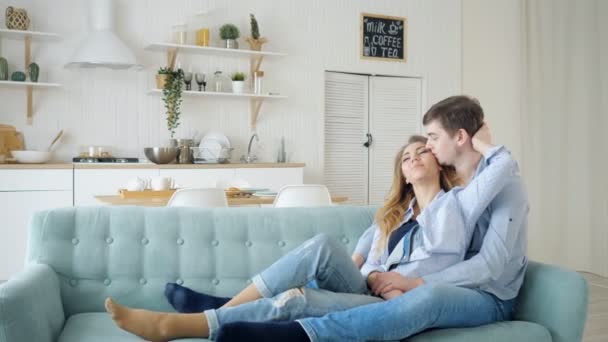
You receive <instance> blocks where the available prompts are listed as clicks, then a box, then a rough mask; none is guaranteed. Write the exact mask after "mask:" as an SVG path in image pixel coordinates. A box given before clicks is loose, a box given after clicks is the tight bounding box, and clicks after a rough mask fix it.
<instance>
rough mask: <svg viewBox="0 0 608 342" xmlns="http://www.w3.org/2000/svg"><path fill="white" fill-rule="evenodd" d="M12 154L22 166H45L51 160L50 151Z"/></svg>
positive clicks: (14, 152) (16, 152)
mask: <svg viewBox="0 0 608 342" xmlns="http://www.w3.org/2000/svg"><path fill="white" fill-rule="evenodd" d="M11 154H12V155H13V157H15V159H16V160H17V163H22V164H43V163H46V162H48V161H49V160H51V152H48V151H11Z"/></svg>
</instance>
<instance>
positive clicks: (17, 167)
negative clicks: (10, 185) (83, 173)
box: [0, 163, 74, 170]
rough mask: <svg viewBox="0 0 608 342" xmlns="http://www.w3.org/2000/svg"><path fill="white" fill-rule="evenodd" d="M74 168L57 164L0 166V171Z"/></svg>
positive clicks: (65, 164) (70, 164)
mask: <svg viewBox="0 0 608 342" xmlns="http://www.w3.org/2000/svg"><path fill="white" fill-rule="evenodd" d="M73 167H74V166H73V164H72V163H57V164H0V170H2V169H5V170H31V169H43V170H64V169H72V168H73Z"/></svg>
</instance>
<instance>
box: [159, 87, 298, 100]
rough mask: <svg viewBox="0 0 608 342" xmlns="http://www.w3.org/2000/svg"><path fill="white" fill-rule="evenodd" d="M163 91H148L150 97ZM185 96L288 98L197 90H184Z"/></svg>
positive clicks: (284, 97)
mask: <svg viewBox="0 0 608 342" xmlns="http://www.w3.org/2000/svg"><path fill="white" fill-rule="evenodd" d="M162 93H163V91H162V90H161V89H152V90H150V91H148V94H150V95H162ZM182 95H183V96H219V97H235V98H238V97H242V98H248V99H286V98H287V96H284V95H258V94H249V93H243V94H235V93H219V92H215V91H196V90H184V91H182Z"/></svg>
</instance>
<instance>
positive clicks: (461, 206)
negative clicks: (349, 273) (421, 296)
mask: <svg viewBox="0 0 608 342" xmlns="http://www.w3.org/2000/svg"><path fill="white" fill-rule="evenodd" d="M484 161H485V163H486V165H487V168H485V170H483V169H479V170H478V174H477V176H476V177H474V178H473V180H472V181H471V182H470V184H469V185H468V186H467V187H455V188H454V189H452V190H451V191H449V192H447V193H444V192H443V191H440V192H439V193H438V194H437V195H436V197H435V198H434V199H433V201H431V203H430V204H429V205H428V206H427V207H426V208H424V210H423V211H422V212H421V213H420V215H419V216H418V218H417V221H418V223H419V226H420V229H419V230H418V231H417V233H416V234H415V235H414V236H406V237H404V239H403V240H402V241H401V242H400V245H397V247H395V249H394V250H393V252H392V253H391V254H390V255H389V254H388V250H387V248H386V247H384V248H383V249H381V250H379V249H378V248H377V247H376V246H377V244H378V242H379V239H380V232H379V230H378V229H377V226H376V225H373V226H372V227H370V229H368V231H366V233H364V237H369V235H370V233H369V232H370V230H373V231H374V235H373V242H372V246H371V250H370V251H369V254H368V257H367V260H366V262H365V264H364V265H363V267H362V268H361V273H362V274H363V275H368V274H369V273H371V272H373V271H379V272H386V271H388V270H393V271H397V272H399V273H401V274H403V275H405V276H409V277H421V276H423V278H424V276H432V275H434V274H440V273H443V271H444V270H446V269H449V268H450V266H452V265H455V264H457V263H459V262H461V261H463V260H464V259H465V258H466V257H467V255H468V254H467V252H468V250H470V249H471V248H469V246H471V247H472V244H471V240H472V237H473V236H475V234H477V230H478V229H477V225H476V222H477V221H478V220H479V219H480V216H482V215H484V214H485V213H486V212H487V210H486V208H487V207H488V205H489V204H490V203H491V202H492V201H493V199H495V197H496V196H497V194H499V193H501V192H502V191H503V189H504V188H505V186H506V185H507V184H508V183H509V181H510V179H511V177H512V176H513V175H514V174H517V173H518V169H517V164H516V163H515V162H514V161H513V160H512V158H511V156H510V154H509V152H508V151H507V150H506V149H505V148H504V147H502V146H497V147H494V148H492V149H490V150H489V151H488V152H487V153H486V156H485V158H484ZM414 203H415V202H414V201H412V203H410V207H409V208H408V210H407V211H406V213H405V215H404V218H403V221H402V222H401V223H400V224H402V223H403V222H405V221H407V220H409V219H410V218H411V217H412V215H413V205H414ZM480 221H481V220H480ZM367 239H368V238H362V239H361V240H360V242H359V244H358V246H357V248H356V250H355V252H356V253H361V252H362V248H364V247H366V246H367V245H368V243H367V242H366V240H367ZM405 240H408V241H411V242H412V243H413V244H412V246H413V247H412V248H411V249H410V248H404V247H406V246H404V245H403V243H404V241H405ZM405 251H407V253H405ZM406 254H407V255H406ZM425 280H426V278H425ZM431 281H433V280H431Z"/></svg>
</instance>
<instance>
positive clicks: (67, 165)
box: [0, 163, 306, 170]
mask: <svg viewBox="0 0 608 342" xmlns="http://www.w3.org/2000/svg"><path fill="white" fill-rule="evenodd" d="M304 166H306V164H304V163H252V164H240V163H234V164H230V163H229V164H153V163H124V164H121V163H57V164H0V170H1V169H9V170H15V169H24V170H25V169H47V170H53V169H260V168H292V167H295V168H297V167H304Z"/></svg>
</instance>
